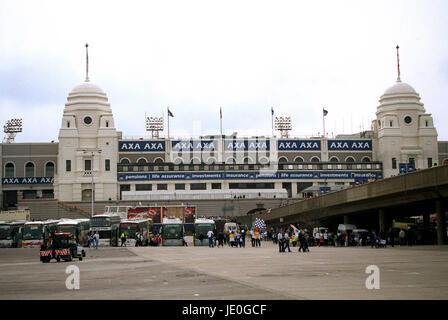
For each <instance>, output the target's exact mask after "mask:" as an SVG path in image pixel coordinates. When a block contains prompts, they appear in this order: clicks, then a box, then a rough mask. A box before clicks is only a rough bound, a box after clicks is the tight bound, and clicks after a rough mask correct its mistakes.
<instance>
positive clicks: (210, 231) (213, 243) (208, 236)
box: [207, 230, 215, 248]
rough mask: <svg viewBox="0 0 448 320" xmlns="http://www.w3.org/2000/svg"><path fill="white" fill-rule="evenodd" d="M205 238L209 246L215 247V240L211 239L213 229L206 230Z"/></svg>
mask: <svg viewBox="0 0 448 320" xmlns="http://www.w3.org/2000/svg"><path fill="white" fill-rule="evenodd" d="M207 238H208V247H209V248H214V247H215V242H214V240H213V231H212V230H209V231H208V232H207Z"/></svg>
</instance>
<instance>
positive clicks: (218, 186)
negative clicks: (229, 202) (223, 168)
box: [212, 183, 221, 189]
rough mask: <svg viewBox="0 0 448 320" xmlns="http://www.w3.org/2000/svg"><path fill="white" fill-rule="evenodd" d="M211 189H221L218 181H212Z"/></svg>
mask: <svg viewBox="0 0 448 320" xmlns="http://www.w3.org/2000/svg"><path fill="white" fill-rule="evenodd" d="M212 189H221V184H220V183H212Z"/></svg>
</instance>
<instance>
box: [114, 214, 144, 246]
mask: <svg viewBox="0 0 448 320" xmlns="http://www.w3.org/2000/svg"><path fill="white" fill-rule="evenodd" d="M151 222H152V221H151V219H125V220H121V222H120V230H119V232H118V235H119V237H121V234H122V233H124V234H125V236H126V246H135V245H136V243H137V239H136V234H137V232H139V233H141V234H142V235H143V241H142V242H143V245H147V244H148V236H149V231H150V230H151Z"/></svg>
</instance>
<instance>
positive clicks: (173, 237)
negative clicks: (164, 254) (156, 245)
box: [162, 218, 184, 246]
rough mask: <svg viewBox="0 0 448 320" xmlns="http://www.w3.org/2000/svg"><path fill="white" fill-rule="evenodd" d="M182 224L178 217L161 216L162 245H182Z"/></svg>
mask: <svg viewBox="0 0 448 320" xmlns="http://www.w3.org/2000/svg"><path fill="white" fill-rule="evenodd" d="M183 245H184V226H183V224H182V220H180V219H179V218H163V223H162V246H183Z"/></svg>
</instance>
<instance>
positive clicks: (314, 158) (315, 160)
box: [311, 157, 320, 162]
mask: <svg viewBox="0 0 448 320" xmlns="http://www.w3.org/2000/svg"><path fill="white" fill-rule="evenodd" d="M311 162H320V159H319V158H318V157H312V158H311Z"/></svg>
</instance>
